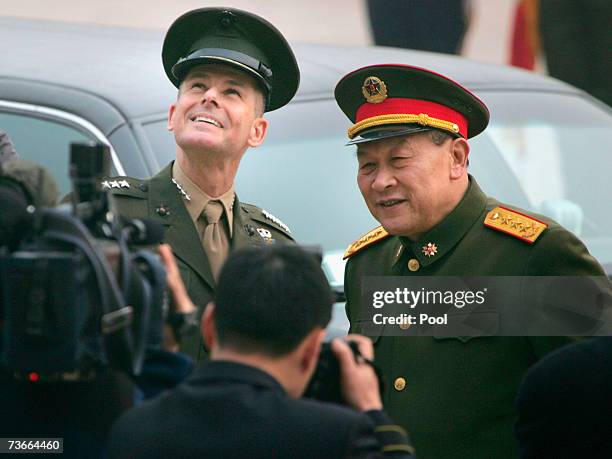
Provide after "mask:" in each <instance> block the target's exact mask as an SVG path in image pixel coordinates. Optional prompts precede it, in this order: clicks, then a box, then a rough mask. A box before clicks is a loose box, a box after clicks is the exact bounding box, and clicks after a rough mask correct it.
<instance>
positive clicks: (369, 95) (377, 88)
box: [361, 76, 387, 104]
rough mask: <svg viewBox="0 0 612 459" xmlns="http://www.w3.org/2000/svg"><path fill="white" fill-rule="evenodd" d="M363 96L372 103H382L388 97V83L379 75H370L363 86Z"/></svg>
mask: <svg viewBox="0 0 612 459" xmlns="http://www.w3.org/2000/svg"><path fill="white" fill-rule="evenodd" d="M361 92H362V93H363V97H365V99H366V100H367V101H368V102H369V103H371V104H380V103H381V102H382V101H383V100H385V99H386V98H387V85H385V82H384V81H383V80H381V79H380V78H378V77H375V76H369V77H367V78H366V79H365V81H364V82H363V86H362V87H361Z"/></svg>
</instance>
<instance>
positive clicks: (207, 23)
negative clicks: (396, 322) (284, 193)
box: [105, 8, 299, 357]
mask: <svg viewBox="0 0 612 459" xmlns="http://www.w3.org/2000/svg"><path fill="white" fill-rule="evenodd" d="M162 60H163V64H164V69H165V71H166V74H167V75H168V78H169V79H170V81H171V82H172V83H173V84H174V85H175V86H176V87H177V88H178V96H177V100H176V102H174V103H173V104H172V105H171V106H170V111H169V115H168V129H169V130H170V131H172V132H173V134H174V137H175V140H176V161H174V162H173V163H171V164H169V165H168V166H167V167H166V168H164V169H163V170H162V171H161V172H160V173H159V174H157V175H156V176H155V177H152V178H151V179H148V180H137V179H133V178H130V177H119V178H116V179H113V180H109V181H107V182H105V183H106V184H107V185H108V187H109V188H110V190H111V191H112V192H113V195H114V196H115V198H116V202H117V205H118V210H119V213H120V214H122V215H124V216H127V217H132V218H133V217H139V218H151V219H154V220H157V221H159V222H161V223H162V224H163V225H164V226H165V227H166V233H165V234H166V235H165V242H167V243H169V244H170V245H171V247H172V250H173V252H174V254H175V256H176V258H177V260H178V265H179V269H180V272H181V276H182V278H183V280H184V282H185V284H186V287H187V292H188V294H189V296H190V297H191V299H192V300H193V301H194V302H195V303H196V304H197V306H198V307H199V309H200V311H199V313H200V314H201V312H202V308H203V307H204V306H206V304H207V303H208V302H209V301H210V300H211V299H212V298H213V296H214V292H215V288H216V278H217V275H218V273H219V270H220V268H221V265H222V264H223V262H224V260H225V258H226V257H227V254H228V252H229V251H230V250H234V249H236V248H240V247H244V246H257V245H266V244H274V243H287V242H291V241H292V240H293V238H292V235H291V232H290V230H289V228H288V227H287V226H286V225H285V224H284V223H283V222H282V221H281V220H280V219H278V218H277V217H275V216H274V215H272V214H271V213H270V212H268V211H265V210H262V209H260V208H259V207H256V206H254V205H250V204H246V203H242V202H240V200H239V199H238V197H237V196H236V193H235V192H234V179H235V177H236V173H237V171H238V167H239V165H240V161H241V159H242V157H243V155H244V154H245V152H246V150H247V149H248V148H255V147H257V146H259V145H261V144H262V143H263V142H264V139H265V137H266V132H267V130H268V121H267V120H266V119H265V118H264V116H263V115H264V112H267V111H271V110H275V109H277V108H279V107H282V106H283V105H285V104H286V103H287V102H289V100H291V98H292V97H293V95H294V94H295V92H296V90H297V87H298V84H299V69H298V66H297V63H296V60H295V57H294V55H293V52H292V51H291V48H290V47H289V45H288V43H287V42H286V40H285V38H284V37H283V36H282V35H281V33H280V32H279V31H278V30H277V29H276V28H275V27H274V26H273V25H271V24H270V23H268V22H267V21H265V20H264V19H262V18H260V17H258V16H256V15H254V14H251V13H247V12H245V11H240V10H236V9H229V8H201V9H197V10H194V11H190V12H188V13H186V14H184V15H183V16H181V17H179V18H178V19H177V20H176V21H175V22H174V24H172V26H171V27H170V29H169V30H168V32H167V34H166V38H165V40H164V45H163V50H162ZM181 349H182V350H183V351H186V352H188V353H190V354H192V355H193V356H194V357H197V356H198V354H201V351H202V349H201V347H200V337H199V334H198V333H197V332H196V333H194V334H193V335H192V336H191V337H190V338H184V341H183V343H182V344H181Z"/></svg>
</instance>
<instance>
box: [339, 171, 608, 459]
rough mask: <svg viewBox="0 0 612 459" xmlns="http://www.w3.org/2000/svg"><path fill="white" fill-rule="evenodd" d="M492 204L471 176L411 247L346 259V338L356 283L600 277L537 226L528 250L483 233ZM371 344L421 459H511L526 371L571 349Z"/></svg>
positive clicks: (536, 342)
mask: <svg viewBox="0 0 612 459" xmlns="http://www.w3.org/2000/svg"><path fill="white" fill-rule="evenodd" d="M498 205H499V203H498V202H497V201H495V200H494V199H491V198H487V196H485V194H484V193H483V192H482V191H481V190H480V188H479V187H478V185H477V183H476V181H475V180H474V179H473V178H471V177H470V185H469V188H468V191H467V192H466V194H465V196H464V198H463V199H462V201H461V202H460V203H459V205H458V206H457V207H456V208H455V209H454V210H453V211H452V212H451V213H450V214H449V215H448V216H447V217H446V218H445V219H444V220H443V221H442V222H441V223H440V224H438V225H437V226H436V227H435V228H433V229H432V230H431V231H429V232H428V233H427V234H425V235H424V236H423V237H422V238H421V239H420V240H419V241H416V242H411V241H409V240H408V239H405V238H400V237H397V236H390V237H386V238H384V239H381V240H379V241H377V242H375V243H373V244H371V245H369V246H367V247H365V248H363V249H361V250H359V251H357V252H356V253H355V254H354V255H352V256H351V257H350V258H349V260H348V263H347V266H346V271H345V292H346V296H347V303H346V307H347V314H348V317H349V320H350V322H351V331H352V332H356V333H359V332H360V327H359V325H358V323H359V320H360V318H359V317H357V315H358V314H359V312H358V311H361V310H362V308H361V307H360V306H361V305H360V304H359V302H360V301H361V300H360V295H361V290H360V288H361V279H362V278H363V277H364V276H372V275H377V276H381V275H383V276H384V275H389V276H458V275H463V276H538V275H540V276H542V275H548V276H564V275H566V276H570V275H571V276H581V275H585V276H587V275H588V276H604V275H605V274H604V272H603V270H602V268H601V266H600V265H599V263H598V262H597V261H596V260H595V259H594V258H593V257H592V256H591V255H590V254H589V253H588V251H587V249H586V248H585V246H584V245H583V244H582V242H580V240H578V238H576V237H575V236H574V235H573V234H571V233H570V232H569V231H567V230H565V229H564V228H562V227H561V226H560V225H559V224H557V223H555V222H553V221H551V220H548V219H546V218H545V217H541V216H536V217H535V218H537V219H538V220H541V221H544V222H545V223H547V224H548V228H547V229H546V230H544V232H543V233H542V234H541V235H540V237H539V238H538V239H537V240H536V241H535V243H534V244H528V243H526V242H525V241H522V240H519V239H517V238H515V237H512V236H510V235H508V234H505V233H503V232H500V231H496V230H493V229H491V228H488V227H486V226H485V225H484V224H483V222H484V220H485V216H486V215H487V213H488V212H489V211H490V210H492V209H494V208H495V207H497V206H498ZM522 213H525V212H524V211H522ZM428 243H433V244H436V246H437V252H436V253H435V255H433V256H431V257H427V256H426V255H425V254H424V253H423V247H424V246H427V244H428ZM411 260H412V261H411ZM415 260H416V262H415ZM409 262H410V264H411V267H412V269H413V270H410V269H409V268H408V264H409ZM417 262H418V263H417ZM415 268H416V270H415ZM373 339H374V341H375V353H376V361H377V363H378V364H379V365H380V366H381V367H382V369H383V373H384V376H385V379H386V390H385V395H384V400H383V402H384V405H385V409H386V410H387V412H388V413H389V415H390V416H391V418H392V419H394V420H395V421H396V422H397V423H398V424H399V425H401V426H402V427H404V428H405V429H406V430H407V431H408V433H409V435H410V437H411V439H412V441H413V444H414V447H415V448H416V450H417V451H418V453H419V457H420V458H427V459H429V458H441V459H442V458H448V457H461V458H470V459H480V458H482V459H485V458H486V459H491V458H495V459H499V458H515V457H516V456H517V448H516V444H515V441H514V439H513V437H512V425H513V422H514V420H515V410H514V408H513V402H514V398H515V396H516V393H517V389H518V387H519V383H520V382H521V379H522V377H523V375H524V374H525V372H526V371H527V369H528V368H529V367H530V366H531V365H532V364H534V363H535V362H536V361H538V359H540V358H541V357H542V356H543V355H544V354H546V353H547V352H549V351H551V350H552V349H554V348H556V347H558V346H561V345H563V344H565V343H567V342H568V341H569V338H565V337H474V338H470V337H459V336H457V337H406V336H404V337H401V336H382V337H378V336H376V337H374V338H373ZM400 378H401V379H400Z"/></svg>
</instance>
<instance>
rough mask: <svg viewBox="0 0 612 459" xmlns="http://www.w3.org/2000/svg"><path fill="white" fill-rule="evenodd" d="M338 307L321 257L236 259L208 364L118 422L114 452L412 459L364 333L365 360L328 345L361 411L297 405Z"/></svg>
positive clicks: (263, 254)
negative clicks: (385, 401) (385, 407)
mask: <svg viewBox="0 0 612 459" xmlns="http://www.w3.org/2000/svg"><path fill="white" fill-rule="evenodd" d="M332 303H333V300H332V295H331V291H330V289H329V285H328V283H327V280H326V279H325V276H324V274H323V272H322V271H321V268H320V266H319V265H318V264H317V263H316V261H315V257H314V256H312V255H310V254H307V253H305V252H304V251H302V250H301V249H299V248H297V247H291V246H284V247H283V246H271V247H268V248H262V249H247V250H243V251H239V252H237V253H236V254H235V255H234V256H232V257H231V258H230V259H229V261H228V262H227V264H226V265H225V267H224V268H223V270H222V272H221V276H220V281H219V290H218V294H217V297H216V304H209V306H208V308H207V309H206V312H205V314H204V319H203V321H202V331H203V334H204V336H205V337H206V338H205V339H206V344H207V346H208V348H209V349H210V351H211V361H210V362H206V363H204V364H203V365H202V366H201V367H200V368H199V369H198V370H196V372H195V373H194V375H193V376H191V377H190V378H189V379H188V380H187V381H186V382H185V383H183V384H182V385H180V386H178V387H177V388H176V389H174V390H173V391H170V392H166V393H164V394H162V395H160V396H159V397H157V398H156V399H154V400H151V401H149V402H145V403H144V404H142V405H141V406H140V407H137V408H135V409H133V410H131V411H129V412H128V413H126V414H125V415H123V416H122V417H121V418H120V420H119V421H118V422H117V423H116V424H115V426H114V427H113V430H112V432H111V439H110V450H109V451H110V454H111V457H119V458H138V457H142V458H145V457H146V458H152V457H232V458H240V457H245V458H247V457H248V458H273V457H278V458H289V457H290V458H301V457H304V458H317V459H320V458H325V457H329V458H334V459H337V458H340V457H360V458H363V457H386V456H390V457H412V456H411V453H412V451H413V450H412V448H411V447H410V446H409V445H408V443H407V438H406V436H405V434H404V433H403V431H402V429H400V428H398V427H397V426H395V425H393V424H392V423H391V422H390V421H389V419H388V417H387V416H386V414H385V413H384V412H383V411H382V402H381V399H380V395H379V388H378V382H377V378H376V375H375V372H374V370H373V368H372V367H371V366H370V364H369V359H371V358H372V357H373V350H372V344H371V343H370V342H369V340H367V339H366V338H364V337H359V336H353V337H349V339H352V340H355V341H356V342H357V345H358V347H359V350H360V353H361V355H360V356H354V355H353V354H352V353H351V351H350V348H349V347H348V346H347V345H346V343H344V342H341V341H335V342H334V343H333V350H334V353H335V355H336V357H337V358H338V360H339V362H340V367H341V387H342V391H343V395H344V399H345V401H346V402H347V403H348V404H349V405H350V406H351V407H352V408H354V410H350V409H348V408H344V407H341V406H338V405H332V404H324V403H321V402H317V401H312V400H306V399H299V397H300V396H301V395H302V393H303V392H304V389H305V387H306V385H307V383H308V381H309V380H310V378H311V376H312V374H313V372H314V370H315V367H316V365H317V361H318V359H319V352H320V349H321V343H322V341H323V338H324V334H325V331H324V328H325V326H326V325H327V323H328V322H329V319H330V317H331V308H332ZM383 451H384V453H383Z"/></svg>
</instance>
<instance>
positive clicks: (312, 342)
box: [300, 327, 325, 374]
mask: <svg viewBox="0 0 612 459" xmlns="http://www.w3.org/2000/svg"><path fill="white" fill-rule="evenodd" d="M324 338H325V330H324V329H322V328H319V327H317V328H315V329H314V330H312V331H311V332H310V333H309V334H308V336H307V337H306V339H305V340H304V343H303V348H302V349H303V350H302V356H301V360H300V365H301V367H302V370H303V371H304V372H306V373H308V374H311V373H312V372H313V371H314V368H315V367H316V366H317V362H318V361H319V354H320V353H321V344H322V343H323V339H324Z"/></svg>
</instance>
